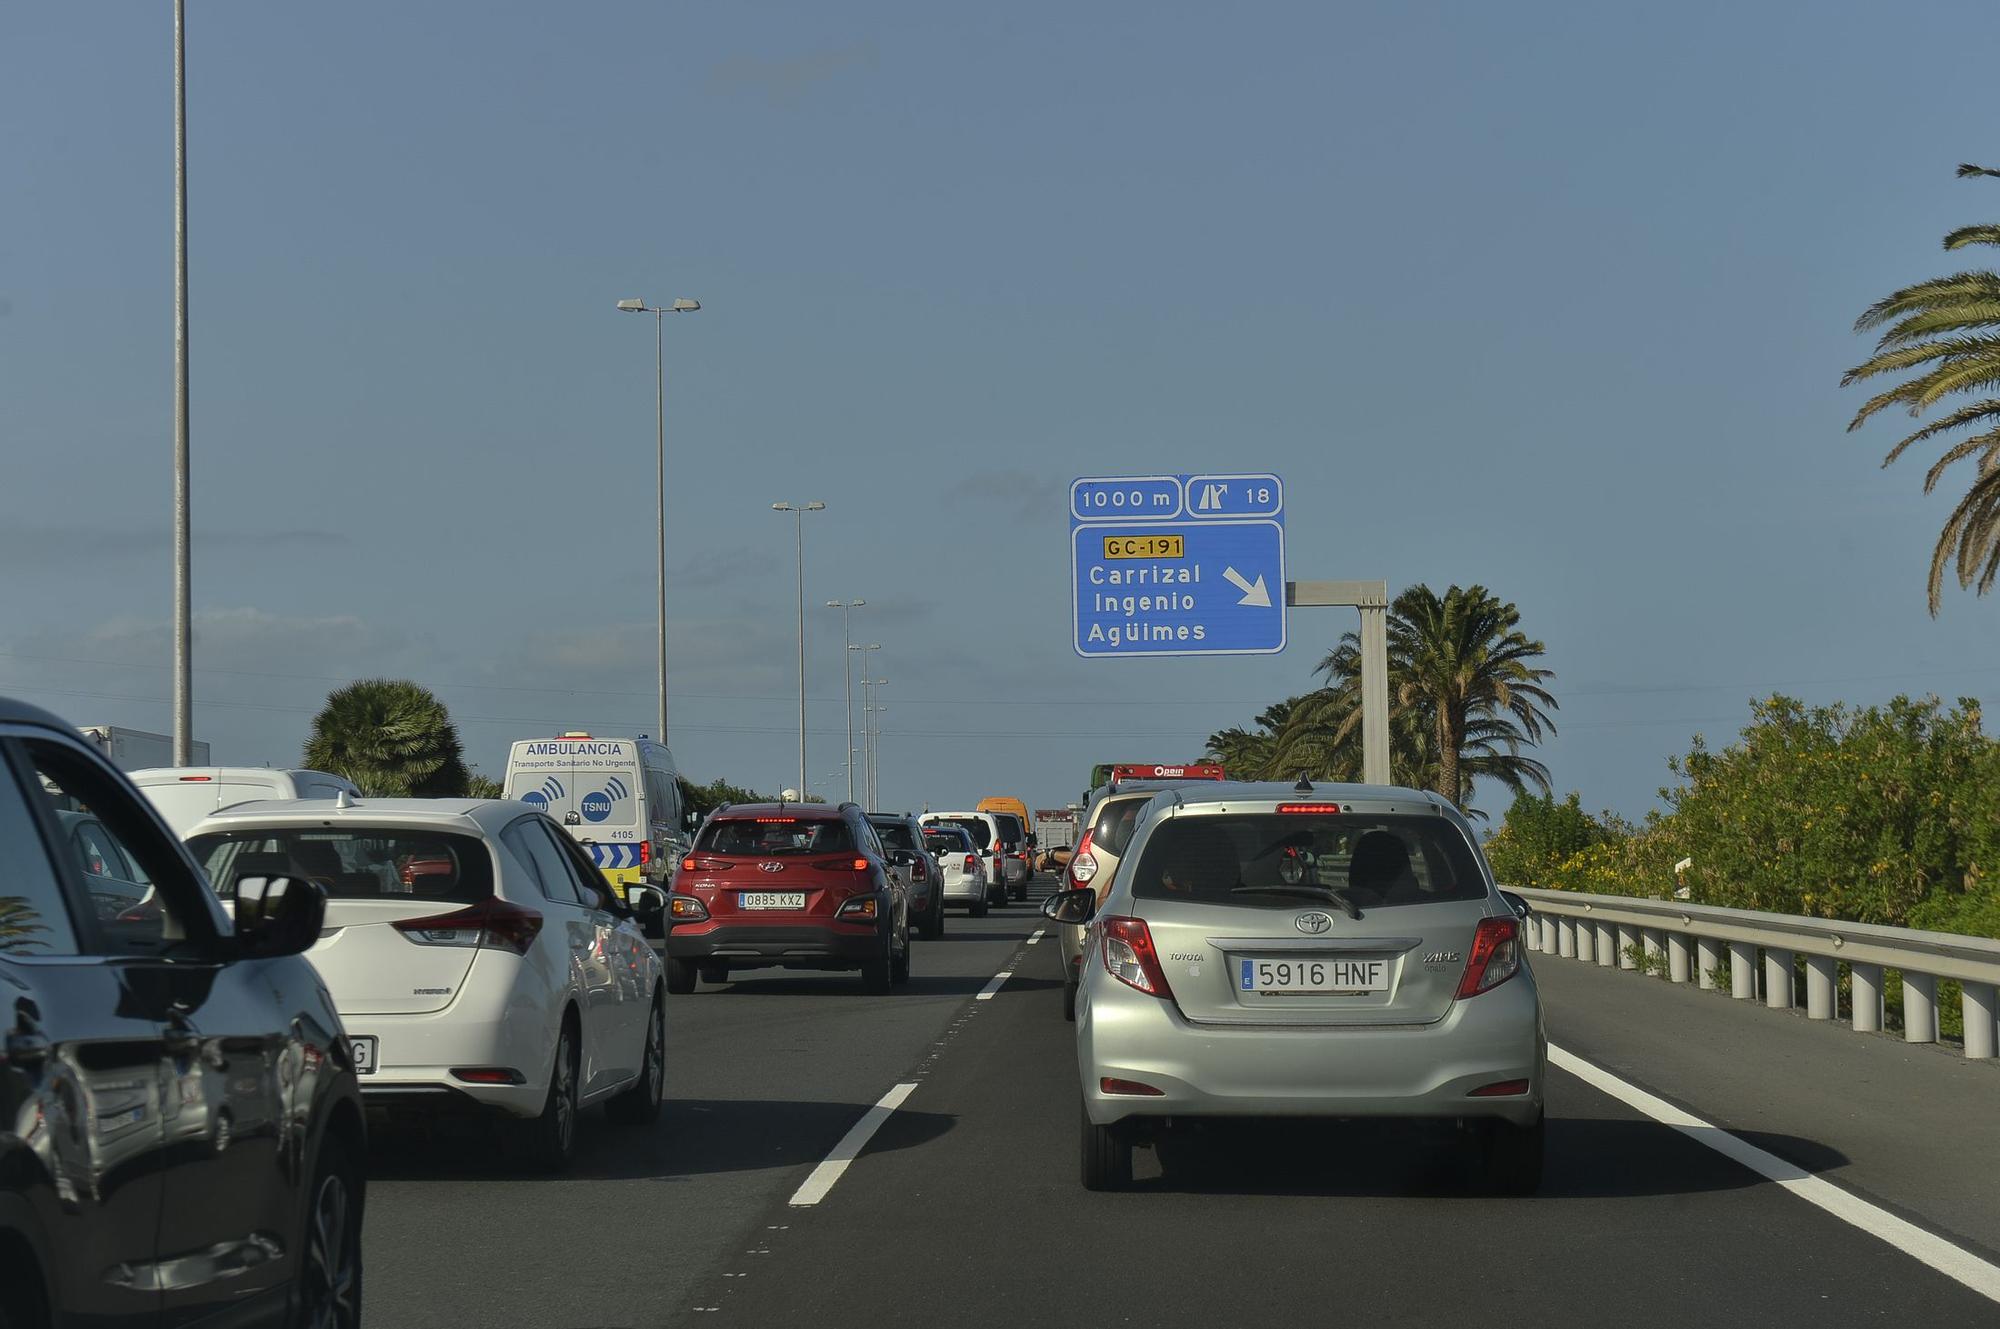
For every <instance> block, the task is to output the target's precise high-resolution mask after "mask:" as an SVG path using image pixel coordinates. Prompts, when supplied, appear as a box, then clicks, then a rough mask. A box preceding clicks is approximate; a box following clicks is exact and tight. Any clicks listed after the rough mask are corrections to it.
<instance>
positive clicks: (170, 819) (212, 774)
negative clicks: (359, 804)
mask: <svg viewBox="0 0 2000 1329" xmlns="http://www.w3.org/2000/svg"><path fill="white" fill-rule="evenodd" d="M132 783H133V784H135V785H138V786H139V792H140V793H142V794H144V795H145V796H146V797H147V799H148V800H149V801H150V802H151V803H152V805H153V806H154V807H156V808H158V809H159V810H160V817H161V819H162V820H164V821H165V822H166V823H167V825H168V826H169V827H171V828H172V829H173V832H174V834H175V835H185V834H187V833H188V831H189V830H190V829H192V828H193V826H194V824H195V823H196V822H198V821H200V820H201V819H202V818H203V817H206V816H207V815H208V814H209V813H211V812H215V811H217V810H218V809H221V808H226V807H230V806H232V805H234V804H237V803H249V802H253V801H255V800H258V799H273V798H278V799H291V798H332V797H333V796H334V795H335V794H339V793H343V792H345V793H346V794H348V795H350V796H351V797H355V798H359V797H360V796H361V791H360V790H359V789H357V788H355V787H354V783H353V782H352V781H351V780H348V779H347V778H346V777H344V776H339V775H333V774H330V773H328V772H326V771H274V770H271V769H270V768H268V767H265V766H151V767H147V768H146V769H144V770H138V771H133V772H132Z"/></svg>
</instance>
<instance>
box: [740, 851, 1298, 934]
mask: <svg viewBox="0 0 2000 1329" xmlns="http://www.w3.org/2000/svg"><path fill="white" fill-rule="evenodd" d="M757 870H758V871H759V872H783V871H784V870H785V865H784V864H783V863H759V864H758V865H757ZM1331 921H1332V920H1330V919H1329V920H1328V922H1329V923H1330V922H1331Z"/></svg>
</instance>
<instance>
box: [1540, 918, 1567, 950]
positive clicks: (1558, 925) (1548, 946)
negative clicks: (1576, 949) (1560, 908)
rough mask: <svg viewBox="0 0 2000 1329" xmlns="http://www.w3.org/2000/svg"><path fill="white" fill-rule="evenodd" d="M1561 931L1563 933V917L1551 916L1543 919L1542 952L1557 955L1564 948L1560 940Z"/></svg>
mask: <svg viewBox="0 0 2000 1329" xmlns="http://www.w3.org/2000/svg"><path fill="white" fill-rule="evenodd" d="M1561 933H1562V920H1561V919H1559V918H1554V917H1550V918H1545V919H1543V920H1542V935H1541V939H1540V940H1541V943H1542V954H1544V955H1555V954H1557V953H1559V952H1560V951H1561V950H1562V945H1561V943H1560V941H1559V940H1558V938H1559V937H1560V935H1561Z"/></svg>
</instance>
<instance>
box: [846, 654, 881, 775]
mask: <svg viewBox="0 0 2000 1329" xmlns="http://www.w3.org/2000/svg"><path fill="white" fill-rule="evenodd" d="M848 649H849V650H854V651H859V652H861V770H862V780H861V791H862V794H863V795H864V796H865V797H866V798H867V800H868V810H869V811H870V812H873V811H874V810H875V792H874V789H873V788H872V787H871V786H872V783H873V781H872V777H871V776H870V775H869V772H871V771H873V770H874V769H875V757H874V752H875V739H874V736H873V735H872V734H871V733H870V732H869V726H868V708H869V706H871V705H872V704H873V702H874V695H875V694H874V693H872V692H870V691H869V690H868V689H869V687H870V686H871V681H870V679H869V677H868V672H869V670H868V653H869V652H870V651H879V650H881V649H882V643H881V642H879V641H871V642H869V643H868V644H867V645H865V646H862V645H858V644H857V645H854V646H850V647H849V648H848Z"/></svg>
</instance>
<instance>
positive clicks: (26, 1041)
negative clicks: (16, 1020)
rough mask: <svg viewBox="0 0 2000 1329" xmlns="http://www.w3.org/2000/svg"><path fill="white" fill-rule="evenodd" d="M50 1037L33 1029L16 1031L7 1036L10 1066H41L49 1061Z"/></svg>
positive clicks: (7, 1055) (7, 1054) (6, 1058)
mask: <svg viewBox="0 0 2000 1329" xmlns="http://www.w3.org/2000/svg"><path fill="white" fill-rule="evenodd" d="M49 1049H50V1044H49V1037H48V1035H47V1034H44V1033H40V1032H37V1031H36V1030H33V1029H16V1030H15V1031H14V1032H13V1033H11V1034H9V1035H7V1045H6V1056H5V1058H4V1060H5V1061H6V1062H7V1064H8V1065H10V1066H39V1065H41V1064H42V1063H43V1062H45V1061H47V1060H48V1059H49Z"/></svg>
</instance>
